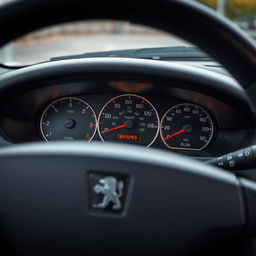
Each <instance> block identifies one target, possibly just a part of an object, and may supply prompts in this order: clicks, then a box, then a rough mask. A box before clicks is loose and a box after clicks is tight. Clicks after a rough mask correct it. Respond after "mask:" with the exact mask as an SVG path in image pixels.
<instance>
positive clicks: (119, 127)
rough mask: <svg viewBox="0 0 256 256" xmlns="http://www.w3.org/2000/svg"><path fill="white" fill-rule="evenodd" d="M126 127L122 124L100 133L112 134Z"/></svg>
mask: <svg viewBox="0 0 256 256" xmlns="http://www.w3.org/2000/svg"><path fill="white" fill-rule="evenodd" d="M125 126H126V125H125V124H123V125H120V126H117V127H115V128H111V129H108V130H104V131H102V132H101V133H107V132H112V131H115V130H118V129H121V128H124V127H125Z"/></svg>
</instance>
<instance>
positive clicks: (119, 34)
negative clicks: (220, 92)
mask: <svg viewBox="0 0 256 256" xmlns="http://www.w3.org/2000/svg"><path fill="white" fill-rule="evenodd" d="M7 1H12V0H0V5H1V4H2V3H4V2H7ZM191 1H192V0H191ZM197 1H198V2H201V3H203V4H205V5H207V6H209V7H211V8H213V9H215V10H216V11H217V12H219V13H220V14H222V15H224V16H226V17H227V18H228V19H230V20H232V21H233V22H234V23H236V24H237V25H238V26H239V27H240V28H241V29H243V30H244V31H246V32H247V33H248V34H249V35H250V36H251V37H252V38H255V39H256V1H255V0H197ZM177 46H186V47H190V46H192V45H191V44H190V43H188V42H185V41H184V40H181V39H180V38H177V37H175V36H173V35H170V34H167V33H164V32H163V31H159V30H156V29H152V28H149V27H145V26H140V25H135V24H131V23H129V22H120V21H112V20H100V21H99V20H91V21H84V22H75V23H67V24H61V25H57V26H53V27H49V28H47V29H43V30H40V31H35V32H33V33H31V34H29V35H26V36H23V37H22V38H19V39H17V40H15V41H14V42H12V43H10V44H9V45H7V46H6V47H4V48H3V49H2V50H1V51H0V62H1V63H2V64H5V65H11V66H19V65H30V64H34V63H39V62H44V61H49V60H51V59H52V58H54V57H60V56H68V55H79V54H84V53H91V52H106V51H114V50H127V49H138V48H159V47H177Z"/></svg>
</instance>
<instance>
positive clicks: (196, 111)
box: [161, 103, 214, 150]
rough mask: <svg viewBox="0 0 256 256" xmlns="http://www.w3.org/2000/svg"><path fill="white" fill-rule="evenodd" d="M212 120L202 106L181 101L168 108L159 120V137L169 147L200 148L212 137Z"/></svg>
mask: <svg viewBox="0 0 256 256" xmlns="http://www.w3.org/2000/svg"><path fill="white" fill-rule="evenodd" d="M213 129H214V128H213V121H212V119H211V117H210V115H209V114H208V113H207V111H206V110H204V109H203V108H202V107H200V106H198V105H195V104H191V103H183V104H179V105H176V106H174V107H172V108H171V109H169V110H168V111H167V112H166V113H165V115H164V116H163V118H162V121H161V137H162V140H163V142H164V143H165V144H166V146H167V147H169V148H171V149H183V150H202V149H204V148H205V147H206V146H207V145H208V144H209V143H210V141H211V139H212V137H213Z"/></svg>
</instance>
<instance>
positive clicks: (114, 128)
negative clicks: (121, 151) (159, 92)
mask: <svg viewBox="0 0 256 256" xmlns="http://www.w3.org/2000/svg"><path fill="white" fill-rule="evenodd" d="M98 130H99V134H100V137H101V139H102V140H103V141H106V142H108V141H111V142H123V143H129V144H141V145H145V146H150V145H151V144H152V143H153V142H154V140H155V138H156V137H157V134H158V130H159V117H158V114H157V111H156V109H155V108H154V106H153V105H152V104H151V103H150V102H149V101H148V100H146V99H145V98H143V97H141V96H137V95H133V94H125V95H121V96H118V97H116V98H114V99H112V100H110V101H109V102H108V103H107V104H106V105H105V106H104V107H103V109H102V111H101V113H100V116H99V126H98Z"/></svg>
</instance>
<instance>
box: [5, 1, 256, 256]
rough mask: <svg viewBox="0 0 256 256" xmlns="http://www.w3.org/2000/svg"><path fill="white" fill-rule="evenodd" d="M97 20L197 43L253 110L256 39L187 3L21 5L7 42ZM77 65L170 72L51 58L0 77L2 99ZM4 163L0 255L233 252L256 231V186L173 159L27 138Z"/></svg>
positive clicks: (155, 65) (9, 11)
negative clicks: (1, 252) (65, 24)
mask: <svg viewBox="0 0 256 256" xmlns="http://www.w3.org/2000/svg"><path fill="white" fill-rule="evenodd" d="M92 18H93V19H99V18H101V19H121V20H129V21H131V22H134V23H140V24H144V25H149V26H152V27H156V28H160V29H162V30H165V31H167V32H171V33H174V34H176V35H177V36H180V37H182V38H184V39H186V40H188V41H190V42H191V43H193V44H195V45H197V46H199V47H201V48H202V49H203V50H204V51H206V52H207V53H209V54H210V55H211V56H213V57H214V58H215V59H216V60H217V61H219V62H220V63H222V64H223V66H224V67H225V68H226V69H227V70H228V71H229V72H230V73H231V74H232V75H233V76H234V77H235V78H236V79H237V80H238V81H239V82H240V84H241V86H242V87H241V92H242V93H244V92H245V91H246V90H247V91H248V90H249V91H250V93H249V96H251V107H252V108H253V105H254V104H253V103H254V101H253V96H254V95H255V94H253V93H252V92H253V91H254V84H255V82H256V72H255V71H256V48H255V44H254V43H253V42H252V41H251V40H250V39H249V38H248V37H247V36H246V35H245V34H244V33H243V32H241V31H240V30H239V29H238V28H236V26H234V25H232V24H231V23H230V22H228V21H227V20H225V19H224V18H222V17H220V16H218V15H217V14H215V13H214V12H212V11H211V10H209V9H208V8H206V7H203V6H201V5H199V4H196V3H194V2H192V1H190V2H189V1H180V0H177V1H176V0H173V1H167V0H156V1H148V0H141V1H134V0H129V1H126V0H122V1H120V0H108V1H103V0H93V1H84V0H72V1H70V0H51V1H46V0H37V1H34V0H26V1H25V0H24V1H14V2H10V3H8V4H5V5H3V7H1V8H0V30H1V38H0V46H3V45H4V44H6V43H7V42H10V41H11V40H13V39H15V38H17V37H18V36H21V35H23V34H25V33H28V32H31V31H33V30H35V29H39V28H42V27H46V26H49V25H53V24H57V23H60V22H67V21H75V20H81V19H92ZM74 65H75V67H78V69H79V72H80V73H82V72H83V71H85V68H86V72H87V73H88V74H89V73H90V72H92V73H93V72H94V74H97V75H104V76H108V75H112V74H114V73H115V72H117V73H118V74H119V75H120V74H122V75H127V76H130V77H131V76H138V75H140V76H143V75H144V76H149V75H150V76H152V77H154V78H156V79H164V78H165V76H166V74H168V72H170V71H171V72H173V67H172V66H171V67H170V66H169V65H166V64H163V63H160V62H157V61H145V60H128V61H127V60H125V59H117V60H113V59H98V60H75V61H59V62H54V63H45V64H39V65H35V66H32V67H27V68H24V69H21V70H18V71H14V72H11V73H9V74H7V75H3V76H2V78H0V100H1V101H3V100H5V99H6V98H7V97H8V96H9V95H10V94H13V93H14V94H15V93H16V92H18V91H21V90H23V91H25V90H28V89H29V88H30V87H31V83H28V81H30V82H31V81H33V82H36V81H39V80H40V79H43V78H44V76H46V75H48V78H49V77H50V78H52V79H54V78H55V77H56V76H60V75H64V76H70V75H74V73H72V74H71V72H70V73H65V71H67V70H68V68H67V67H71V66H74ZM149 69H150V71H151V72H150V74H149V72H148V71H149ZM73 71H74V70H73ZM55 72H57V73H55ZM63 73H64V74H63ZM216 76H217V75H216ZM21 85H22V86H21ZM33 86H34V88H36V85H33ZM223 90H225V88H223ZM0 166H1V168H0V220H1V238H2V239H1V241H2V243H1V249H2V250H5V251H7V252H8V253H9V254H10V255H12V254H14V255H26V256H28V255H38V256H39V255H44V256H45V255H98V254H100V255H102V254H103V253H104V254H112V255H117V254H122V255H124V254H130V255H131V254H134V255H135V254H136V255H138V254H139V253H143V254H145V255H193V254H195V255H199V254H200V253H202V254H204V255H209V254H210V252H212V253H213V254H214V253H215V252H216V251H214V250H213V249H214V248H216V247H218V246H220V245H221V246H223V244H224V245H226V244H230V243H231V244H232V247H233V248H235V250H236V252H238V250H237V248H238V247H239V246H240V245H244V244H242V242H243V241H244V239H245V238H246V237H248V236H253V233H254V232H255V231H256V224H255V223H256V207H255V205H256V204H255V202H256V198H255V196H256V184H255V183H254V182H252V181H248V180H246V179H243V178H240V177H236V176H235V175H234V174H232V173H228V172H225V171H223V170H219V169H217V168H214V167H212V166H209V165H206V164H203V163H200V162H197V161H194V160H191V159H189V158H187V157H185V156H179V155H176V154H174V153H166V152H161V151H157V150H153V149H147V150H146V149H145V150H143V149H142V148H141V147H136V146H124V145H115V144H108V143H106V144H104V143H90V144H86V143H82V142H81V143H72V144H70V143H64V142H62V143H61V142H59V143H49V144H47V143H31V144H27V145H17V146H11V147H5V148H2V149H1V150H0ZM99 199H102V201H101V200H99ZM110 203H111V204H110ZM234 241H239V246H237V244H235V245H234ZM223 248H224V247H223ZM227 248H228V250H229V249H230V247H227ZM229 252H230V251H229Z"/></svg>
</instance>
